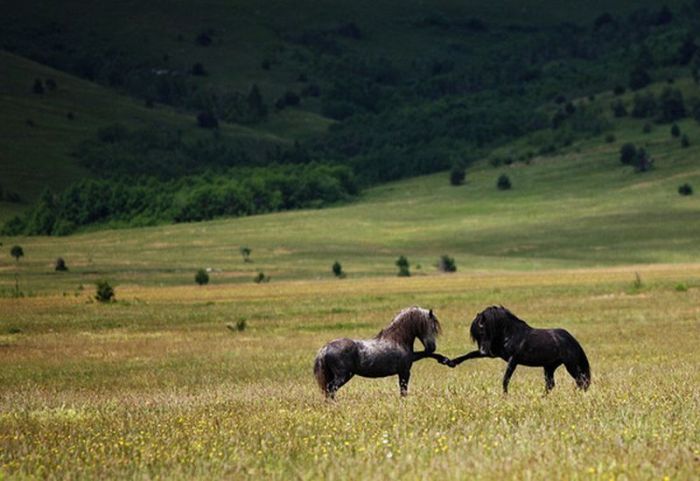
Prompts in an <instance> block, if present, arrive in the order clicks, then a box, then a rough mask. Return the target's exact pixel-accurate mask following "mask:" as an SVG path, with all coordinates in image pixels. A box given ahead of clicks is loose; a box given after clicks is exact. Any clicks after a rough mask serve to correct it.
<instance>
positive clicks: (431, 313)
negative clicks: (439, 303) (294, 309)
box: [428, 309, 435, 318]
mask: <svg viewBox="0 0 700 481" xmlns="http://www.w3.org/2000/svg"><path fill="white" fill-rule="evenodd" d="M428 316H430V317H432V318H435V315H434V314H433V310H432V309H430V310H429V311H428Z"/></svg>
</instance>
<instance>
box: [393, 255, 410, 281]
mask: <svg viewBox="0 0 700 481" xmlns="http://www.w3.org/2000/svg"><path fill="white" fill-rule="evenodd" d="M410 266H411V265H410V264H409V263H408V259H406V257H405V256H399V258H398V259H397V260H396V267H398V268H399V273H398V276H399V277H409V276H410V275H411V271H410V270H409V267H410Z"/></svg>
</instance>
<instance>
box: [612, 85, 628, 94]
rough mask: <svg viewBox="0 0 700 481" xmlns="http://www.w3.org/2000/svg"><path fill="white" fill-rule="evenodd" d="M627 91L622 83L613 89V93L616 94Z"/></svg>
mask: <svg viewBox="0 0 700 481" xmlns="http://www.w3.org/2000/svg"><path fill="white" fill-rule="evenodd" d="M624 93H625V87H623V86H622V85H616V86H615V88H614V89H613V94H615V95H622V94H624Z"/></svg>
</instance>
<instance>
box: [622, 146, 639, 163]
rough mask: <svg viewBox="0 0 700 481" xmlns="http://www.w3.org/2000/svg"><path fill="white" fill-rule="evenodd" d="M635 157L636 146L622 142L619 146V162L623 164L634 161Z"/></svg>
mask: <svg viewBox="0 0 700 481" xmlns="http://www.w3.org/2000/svg"><path fill="white" fill-rule="evenodd" d="M636 158H637V147H635V146H634V144H630V143H627V144H624V145H623V146H622V147H620V162H622V163H623V164H625V165H629V164H632V163H634V159H636Z"/></svg>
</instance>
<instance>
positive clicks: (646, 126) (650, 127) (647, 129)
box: [642, 122, 652, 134]
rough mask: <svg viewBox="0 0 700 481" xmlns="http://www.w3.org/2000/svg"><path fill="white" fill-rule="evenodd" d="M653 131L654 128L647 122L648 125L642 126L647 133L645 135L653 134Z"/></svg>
mask: <svg viewBox="0 0 700 481" xmlns="http://www.w3.org/2000/svg"><path fill="white" fill-rule="evenodd" d="M651 129H652V126H651V124H650V123H649V122H646V123H645V124H644V125H643V126H642V132H643V133H645V134H648V133H649V132H651Z"/></svg>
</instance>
